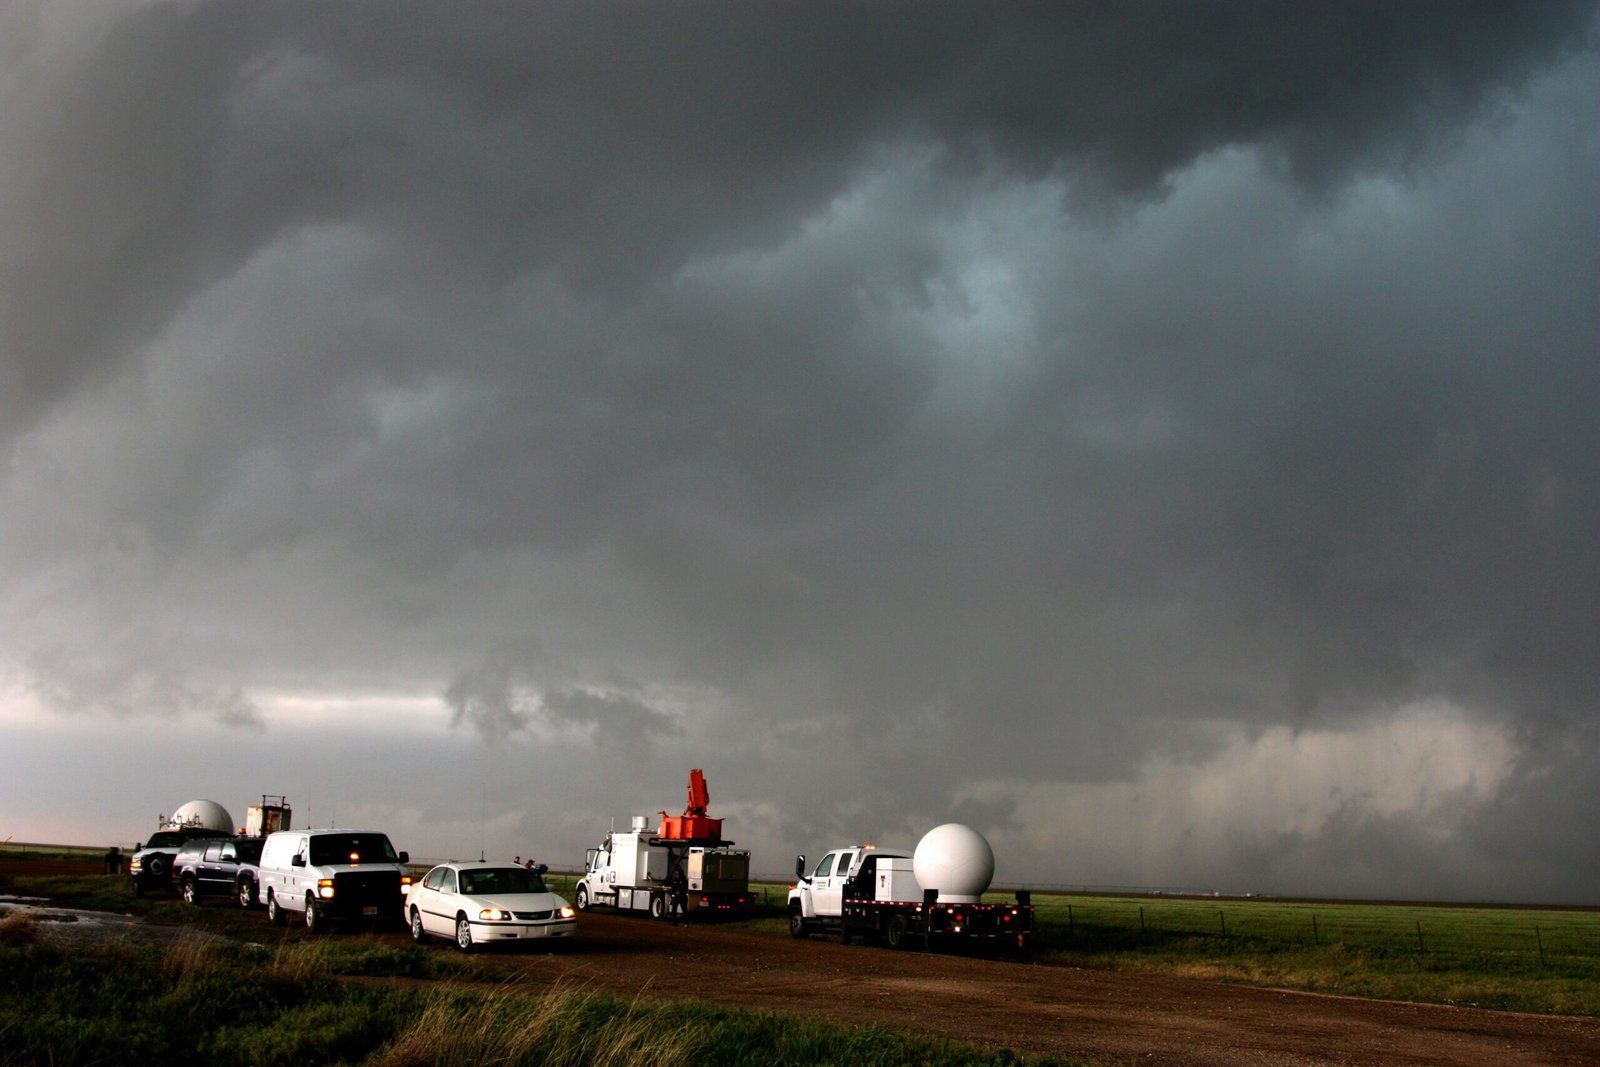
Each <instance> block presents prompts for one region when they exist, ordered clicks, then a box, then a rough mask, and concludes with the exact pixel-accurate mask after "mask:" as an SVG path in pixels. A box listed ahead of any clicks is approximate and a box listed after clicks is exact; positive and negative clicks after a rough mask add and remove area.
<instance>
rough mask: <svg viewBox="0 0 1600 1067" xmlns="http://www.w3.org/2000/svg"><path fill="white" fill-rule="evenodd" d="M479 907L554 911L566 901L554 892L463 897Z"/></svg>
mask: <svg viewBox="0 0 1600 1067" xmlns="http://www.w3.org/2000/svg"><path fill="white" fill-rule="evenodd" d="M462 899H463V900H470V901H472V902H473V903H474V904H476V905H477V906H478V907H480V908H502V909H504V910H506V911H555V910H556V909H557V908H564V907H566V906H567V902H566V901H565V900H563V899H561V898H560V897H559V896H557V895H556V894H554V893H485V894H473V895H472V896H467V897H463V898H462Z"/></svg>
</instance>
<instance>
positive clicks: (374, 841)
mask: <svg viewBox="0 0 1600 1067" xmlns="http://www.w3.org/2000/svg"><path fill="white" fill-rule="evenodd" d="M310 860H311V865H312V866H313V867H331V866H334V865H336V864H342V863H399V862H400V857H399V856H396V855H395V852H394V846H393V845H391V844H389V838H388V837H386V836H385V835H383V834H318V835H317V836H315V837H313V838H312V839H311V856H310Z"/></svg>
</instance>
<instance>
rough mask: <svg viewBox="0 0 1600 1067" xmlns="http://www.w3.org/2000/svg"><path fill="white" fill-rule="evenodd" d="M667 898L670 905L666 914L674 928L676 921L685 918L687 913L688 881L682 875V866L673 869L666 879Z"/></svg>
mask: <svg viewBox="0 0 1600 1067" xmlns="http://www.w3.org/2000/svg"><path fill="white" fill-rule="evenodd" d="M667 896H668V898H669V901H670V904H671V910H670V911H669V912H668V914H669V915H671V916H672V924H673V925H674V926H676V925H677V924H678V920H679V919H682V918H685V917H687V915H688V913H689V879H688V878H687V877H686V876H685V875H684V873H683V864H681V863H680V864H678V866H677V867H675V868H673V870H672V874H671V876H669V877H668V878H667Z"/></svg>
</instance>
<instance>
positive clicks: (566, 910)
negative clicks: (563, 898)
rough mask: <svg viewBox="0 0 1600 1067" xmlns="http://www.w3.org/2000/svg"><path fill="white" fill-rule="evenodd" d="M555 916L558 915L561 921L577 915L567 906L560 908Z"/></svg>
mask: <svg viewBox="0 0 1600 1067" xmlns="http://www.w3.org/2000/svg"><path fill="white" fill-rule="evenodd" d="M556 914H558V915H560V916H561V917H562V918H563V919H570V918H572V917H573V916H574V915H576V914H578V913H577V912H575V911H573V910H572V908H571V907H570V906H568V907H565V908H562V909H561V910H560V911H559V912H557V913H556Z"/></svg>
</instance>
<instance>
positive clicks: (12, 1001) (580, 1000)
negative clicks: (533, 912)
mask: <svg viewBox="0 0 1600 1067" xmlns="http://www.w3.org/2000/svg"><path fill="white" fill-rule="evenodd" d="M15 925H17V924H15V923H13V926H15ZM426 955H427V954H422V956H423V958H426ZM416 959H417V956H416V955H415V954H414V953H413V952H412V950H410V949H390V948H385V947H383V946H381V945H378V944H377V943H375V942H368V941H344V942H342V943H341V942H302V943H298V944H285V945H284V946H282V947H281V948H279V949H278V950H276V951H273V950H267V949H261V950H258V951H253V952H241V951H240V950H239V946H236V945H227V944H219V943H216V942H206V941H203V940H201V939H198V938H180V939H179V940H178V941H177V942H175V943H174V944H173V945H172V947H170V948H169V949H166V950H164V951H160V950H155V951H152V950H149V949H139V948H136V947H135V946H133V945H130V944H122V945H112V946H109V947H106V948H101V949H95V950H71V951H68V950H62V949H58V948H55V947H53V946H51V945H50V944H49V943H48V942H46V941H44V940H42V939H35V938H32V937H30V936H28V935H27V934H26V933H24V932H20V931H19V930H17V929H12V930H11V931H10V936H8V937H7V938H6V940H5V942H4V943H0V1065H6V1067H13V1065H15V1067H20V1065H23V1064H36V1063H37V1064H45V1063H48V1064H52V1065H64V1064H89V1063H157V1062H173V1061H175V1060H176V1061H177V1062H203V1063H208V1064H256V1065H259V1067H273V1065H277V1064H285V1065H290V1064H292V1065H294V1067H303V1065H305V1064H307V1063H349V1064H373V1065H379V1067H413V1065H416V1067H420V1065H424V1064H428V1065H432V1064H441V1065H450V1064H461V1065H463V1067H465V1065H473V1067H476V1065H479V1064H505V1065H534V1067H547V1065H549V1067H558V1065H561V1067H564V1065H573V1067H576V1065H580V1064H584V1065H586V1064H602V1065H605V1064H612V1065H623V1064H637V1063H648V1064H661V1065H673V1064H689V1063H693V1064H695V1065H696V1067H700V1065H705V1067H719V1065H739V1064H763V1065H767V1064H828V1063H839V1064H845V1063H848V1064H863V1065H869V1067H870V1065H876V1064H883V1065H888V1064H902V1063H918V1064H930V1065H934V1067H977V1065H1017V1064H1041V1065H1043V1064H1053V1063H1067V1062H1069V1061H1061V1060H1050V1059H1028V1058H1024V1057H1021V1056H1018V1055H1016V1054H1014V1053H1011V1052H1009V1051H1005V1050H1000V1051H984V1050H980V1049H975V1048H970V1047H967V1046H963V1045H959V1044H954V1043H951V1042H945V1041H939V1040H933V1039H923V1038H915V1037H910V1036H906V1035H901V1034H896V1033H893V1032H889V1031H885V1030H881V1029H877V1028H865V1029H849V1028H844V1027H838V1026H831V1025H827V1024H823V1023H817V1022H812V1021H808V1020H795V1019H790V1018H786V1017H783V1016H778V1015H774V1014H771V1013H766V1012H736V1011H727V1010H723V1009H719V1008H713V1007H710V1006H708V1005H704V1004H698V1003H681V1002H680V1003H674V1004H658V1003H654V1002H633V1003H630V1002H627V1001H623V1000H619V999H617V998H614V997H603V996H594V995H591V994H587V993H583V992H580V991H575V990H565V991H556V992H553V993H547V994H539V995H529V994H520V993H514V992H511V991H508V990H504V989H496V988H481V987H467V986H461V985H456V984H454V983H452V982H449V981H445V982H435V983H430V984H428V985H415V984H390V983H381V982H380V983H373V982H351V981H348V980H346V978H345V976H347V975H351V974H367V975H371V974H385V973H388V974H402V975H403V974H408V973H411V972H413V971H415V970H416ZM1070 1062H1072V1063H1077V1064H1080V1065H1082V1067H1088V1065H1087V1064H1086V1063H1085V1061H1070Z"/></svg>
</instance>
